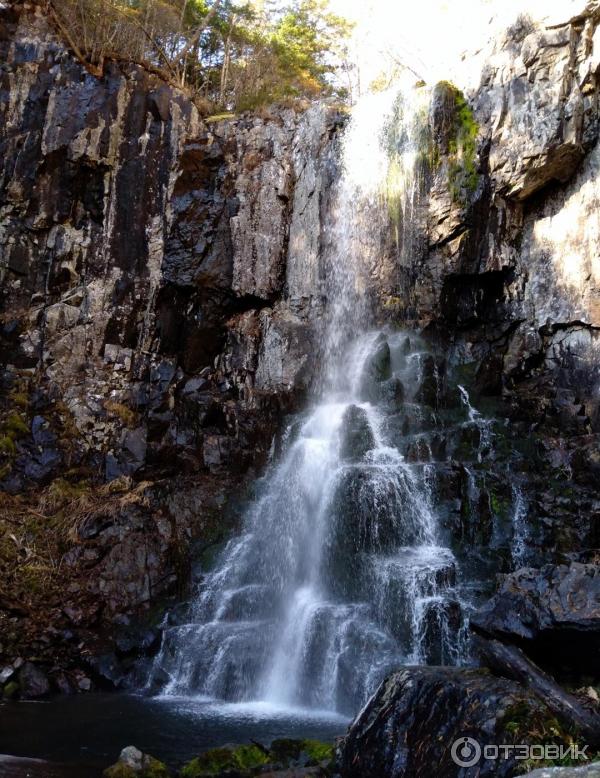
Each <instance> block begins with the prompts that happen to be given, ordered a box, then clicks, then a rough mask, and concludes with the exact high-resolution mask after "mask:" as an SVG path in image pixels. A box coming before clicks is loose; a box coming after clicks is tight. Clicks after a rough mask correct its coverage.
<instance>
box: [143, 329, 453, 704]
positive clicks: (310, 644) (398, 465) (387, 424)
mask: <svg viewBox="0 0 600 778" xmlns="http://www.w3.org/2000/svg"><path fill="white" fill-rule="evenodd" d="M431 364H432V357H431V355H429V354H428V353H427V351H426V350H425V348H424V346H423V344H422V343H421V342H420V341H419V339H418V338H417V337H416V336H414V335H412V334H411V335H407V334H403V333H395V334H393V335H392V334H385V333H383V332H370V333H366V334H364V335H363V336H361V337H360V338H358V339H357V340H356V341H355V342H353V343H351V344H350V346H349V348H348V351H347V353H345V355H344V358H343V359H342V360H341V361H340V362H339V365H340V367H339V370H338V374H337V380H336V382H335V387H334V388H333V389H332V390H331V391H330V392H328V393H327V394H326V395H325V396H324V398H323V400H322V401H321V402H320V403H319V404H318V405H316V406H315V407H314V408H313V409H312V410H311V411H309V412H308V413H307V414H305V416H304V417H302V418H300V419H295V420H294V421H293V422H292V423H291V425H290V426H289V427H288V429H287V432H286V434H285V438H284V446H283V452H282V455H281V457H280V459H279V462H278V463H277V464H274V465H273V466H272V469H271V472H269V473H268V474H267V476H266V478H265V479H264V483H263V492H262V494H260V496H259V497H258V498H257V499H256V500H255V502H254V503H253V505H252V506H251V507H250V508H249V510H248V512H247V514H246V518H245V524H244V527H243V530H242V532H241V534H240V535H239V536H238V537H237V538H235V539H233V540H231V541H230V542H229V544H228V545H227V547H226V548H225V549H224V551H223V552H222V554H221V556H220V558H219V560H218V561H217V563H216V566H215V567H214V569H213V570H212V571H211V572H209V573H207V574H206V576H205V578H204V580H203V581H202V583H201V586H200V591H199V593H198V596H197V598H196V600H195V602H194V604H193V607H192V609H191V613H190V617H189V621H188V623H185V624H181V625H177V626H171V627H167V628H166V630H165V633H164V638H163V645H162V648H161V651H160V653H159V655H158V657H157V659H156V661H155V664H154V668H153V673H152V674H153V683H154V684H155V685H159V686H162V689H163V692H164V693H166V694H173V695H180V694H186V695H189V694H198V695H206V696H208V697H211V698H219V699H224V700H235V701H241V700H266V701H270V702H273V703H277V704H281V705H289V706H302V707H311V708H319V709H327V710H336V711H339V712H343V713H354V712H355V711H356V710H357V708H358V707H359V706H360V705H361V704H362V703H363V702H364V701H365V700H366V699H367V697H368V696H369V695H370V694H371V693H372V692H373V691H374V689H375V688H376V686H377V684H378V683H379V682H380V681H381V680H382V678H383V677H384V676H385V675H386V673H388V672H390V671H391V670H393V669H395V668H397V667H398V666H399V665H402V664H407V663H411V664H412V663H435V664H440V663H451V664H455V663H457V662H459V661H460V660H461V656H464V654H465V645H464V612H463V608H462V607H461V597H460V594H459V592H460V587H459V586H458V583H459V582H457V574H458V573H457V565H456V562H455V559H454V556H453V554H452V552H451V551H450V549H449V548H447V547H445V546H444V544H443V543H442V541H441V540H440V530H439V527H438V525H437V522H436V516H435V512H434V510H433V507H432V501H431V495H430V488H429V485H430V477H429V476H430V468H431V467H432V466H431V464H428V462H427V461H426V460H427V459H430V457H419V456H415V454H414V451H415V441H420V442H421V443H419V445H422V444H423V442H424V441H427V440H428V439H429V438H428V434H427V433H428V431H429V430H431V428H432V423H433V422H432V417H433V416H434V415H435V411H434V408H433V407H432V404H431V403H432V402H434V398H433V399H432V398H431V394H432V391H433V392H434V393H435V389H433V390H432V384H431V381H432V375H431V370H430V367H431ZM409 429H410V434H408V432H407V430H409ZM417 447H418V446H417ZM411 452H412V453H411Z"/></svg>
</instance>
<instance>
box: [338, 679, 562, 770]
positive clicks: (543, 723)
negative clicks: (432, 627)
mask: <svg viewBox="0 0 600 778" xmlns="http://www.w3.org/2000/svg"><path fill="white" fill-rule="evenodd" d="M538 727H539V728H540V730H542V731H548V728H549V727H551V728H552V731H553V733H554V734H553V743H554V744H555V745H557V746H559V745H560V744H562V745H563V746H564V745H567V744H568V743H569V744H570V735H569V733H568V731H567V730H566V729H565V728H563V727H561V726H560V724H559V723H558V722H557V721H556V719H555V718H554V715H553V714H552V713H551V712H550V711H549V710H548V708H547V707H546V706H545V705H544V703H543V702H542V701H541V700H539V699H538V698H537V697H535V695H532V694H531V693H529V692H527V691H526V690H525V689H524V688H523V687H522V686H520V685H519V684H517V683H515V682H513V681H508V680H506V679H503V678H495V677H494V676H492V675H490V674H488V673H487V672H486V671H482V670H472V669H457V668H436V667H411V668H406V669H405V670H402V671H400V672H398V673H394V674H393V675H391V676H390V677H389V678H388V679H387V680H386V681H384V683H383V684H382V685H381V686H380V687H379V689H378V690H377V692H376V693H375V695H374V696H373V697H372V698H371V700H370V701H369V702H368V703H367V705H366V706H365V708H364V709H363V710H362V711H361V712H360V714H359V715H358V717H357V718H356V720H355V721H354V722H353V723H352V725H351V727H350V730H349V731H348V734H347V736H346V737H345V738H344V740H343V741H342V743H341V745H340V750H339V761H338V766H339V769H340V772H341V774H342V775H343V776H344V778H346V776H347V777H348V778H354V776H356V778H371V777H372V778H380V777H381V776H394V778H403V776H406V777H407V778H409V776H410V778H425V777H426V776H430V775H432V774H433V775H443V776H458V775H471V774H472V775H481V776H512V775H514V774H515V771H516V769H517V766H518V765H519V761H518V760H517V759H516V753H515V752H514V751H511V749H510V748H509V749H508V750H507V751H506V752H503V753H502V754H500V753H499V752H498V753H495V755H494V752H493V751H490V752H487V751H486V750H485V747H486V746H492V747H497V746H498V745H499V744H507V745H509V746H510V745H514V744H517V743H518V744H522V745H527V744H529V743H532V742H533V743H535V742H536V740H535V736H534V735H532V734H531V733H532V732H534V731H535V730H536V728H538ZM486 754H487V755H488V756H489V757H490V758H486ZM461 759H462V760H463V761H464V764H462V765H461V764H460V761H457V760H461ZM469 768H470V769H471V770H473V771H474V772H470V769H469ZM475 771H476V772H475Z"/></svg>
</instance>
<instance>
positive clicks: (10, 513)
mask: <svg viewBox="0 0 600 778" xmlns="http://www.w3.org/2000/svg"><path fill="white" fill-rule="evenodd" d="M0 60H1V61H2V63H3V65H2V67H1V73H0V78H1V81H0V83H1V94H2V100H1V101H0V112H1V114H2V115H1V120H0V127H1V129H0V149H1V156H2V160H3V163H2V169H1V171H0V235H1V238H0V278H1V280H2V284H1V305H2V314H1V320H0V321H1V333H0V350H1V353H2V363H3V370H2V408H1V420H0V456H1V458H2V461H1V466H0V481H1V485H2V489H3V491H4V493H5V495H18V494H23V495H26V497H24V498H23V500H25V502H26V503H27V508H24V506H23V505H21V504H20V502H19V498H16V497H14V498H10V497H9V496H6V497H5V499H4V502H3V519H4V520H5V522H6V525H5V530H6V533H7V534H8V531H9V528H10V527H11V526H12V525H11V522H15V523H16V535H15V541H14V543H13V541H11V540H7V541H6V548H4V554H3V559H2V562H3V563H4V564H5V567H6V573H7V576H8V578H9V580H10V581H12V582H13V583H12V584H10V583H9V584H8V587H7V588H8V589H9V590H10V588H11V585H12V591H10V592H7V593H6V596H5V602H4V605H5V608H6V610H5V611H3V613H2V617H1V618H3V619H5V621H6V632H5V633H4V631H3V633H4V634H6V635H7V640H6V643H7V645H4V643H5V640H4V638H3V640H2V643H3V648H5V650H6V654H7V656H8V657H10V655H11V653H12V654H14V653H19V651H20V649H19V646H21V645H22V644H23V643H24V642H25V643H27V641H31V640H32V639H33V640H34V641H35V640H37V639H39V637H40V634H42V635H44V634H46V633H45V632H44V630H45V629H46V628H47V627H51V629H54V630H56V629H57V628H58V629H59V630H61V634H62V633H64V635H63V637H64V642H65V645H64V646H63V648H64V650H65V651H67V650H68V649H69V645H68V644H69V641H71V642H72V644H73V648H74V647H75V645H76V639H75V637H74V634H75V632H78V633H80V632H82V631H84V629H87V628H88V627H90V626H93V630H94V631H95V632H98V630H101V628H102V626H101V625H102V624H103V623H106V622H108V623H114V622H115V621H116V622H119V623H123V622H125V623H126V622H127V621H128V614H130V613H131V612H136V611H139V609H140V608H141V607H142V608H145V607H148V605H149V604H150V603H152V602H154V601H155V600H156V598H157V597H159V596H160V595H161V593H163V592H166V591H169V590H172V589H173V586H174V583H175V581H176V579H179V580H180V581H181V580H182V579H185V577H186V570H187V569H188V562H187V561H186V560H187V559H188V552H187V549H188V548H189V545H190V542H191V541H192V540H193V539H194V538H195V537H199V538H200V542H201V543H204V544H207V543H208V544H210V543H211V542H214V541H215V540H216V539H218V538H219V537H220V536H221V535H222V533H223V531H224V530H225V529H226V527H227V526H231V522H232V521H235V499H236V495H237V494H239V493H240V492H241V491H242V490H243V484H244V482H245V481H244V479H245V478H246V477H247V476H248V475H256V474H257V473H259V472H260V470H261V467H262V466H263V465H264V463H265V461H266V459H267V456H268V452H269V450H270V447H271V445H272V442H273V436H274V434H275V433H276V431H277V429H278V424H279V421H280V419H281V417H282V414H283V413H284V411H286V410H289V409H290V408H293V407H295V406H296V404H297V402H298V400H299V399H300V398H301V397H302V396H303V395H304V394H305V392H306V389H307V387H308V385H309V383H310V380H311V376H312V372H313V369H314V364H313V359H312V354H313V347H312V337H313V336H312V330H311V327H310V320H311V318H312V316H313V314H314V309H318V307H319V306H320V300H319V299H318V295H316V294H315V290H316V286H315V285H314V284H313V283H311V279H312V278H314V276H315V272H316V270H315V262H316V260H315V256H316V254H317V252H318V247H319V240H320V238H319V227H318V225H319V224H320V210H321V209H322V208H324V207H325V204H324V203H325V199H326V195H325V194H324V193H325V191H326V189H327V185H328V182H329V177H330V175H332V166H333V157H332V143H331V140H332V137H333V136H334V134H335V129H336V126H337V123H338V122H339V117H338V116H337V115H336V113H335V111H333V110H329V109H327V108H325V107H319V106H317V107H315V108H312V109H310V110H309V111H307V112H306V113H304V114H303V115H302V114H298V113H296V112H294V111H293V110H280V111H274V112H272V113H269V112H265V114H264V116H263V117H262V118H258V117H247V118H242V119H240V120H236V121H235V122H232V121H227V120H221V121H219V120H215V121H208V122H207V121H204V120H203V119H202V118H201V117H200V115H199V113H198V110H197V109H196V107H195V106H194V104H193V102H192V101H191V100H190V99H189V98H188V97H187V96H186V95H184V94H183V93H181V92H178V91H177V90H175V89H173V88H171V87H169V86H167V85H166V84H164V83H163V82H162V81H161V80H160V79H158V78H157V77H155V76H153V75H151V74H150V73H148V72H146V71H144V70H143V69H142V68H140V67H137V66H132V65H127V64H122V63H116V62H113V63H110V64H109V65H108V66H107V67H106V70H105V74H104V76H103V78H101V79H98V78H96V77H94V76H92V75H90V74H89V73H87V72H86V70H85V69H84V68H83V67H82V66H81V65H80V64H79V63H78V62H76V61H75V60H74V59H73V58H72V57H71V56H70V54H69V53H68V52H67V51H66V49H65V47H64V45H63V44H62V42H61V41H60V40H59V38H57V36H56V34H55V32H54V31H53V30H52V29H51V27H50V26H49V24H48V20H47V18H46V17H45V14H44V12H43V10H41V8H40V7H37V6H36V5H35V4H28V3H24V4H13V5H11V6H10V7H9V8H2V9H1V10H0ZM307 219H310V223H311V231H310V236H309V241H310V245H307V243H306V241H307V237H306V236H307V232H306V230H305V226H306V220H307ZM315 225H316V229H315ZM131 479H134V481H135V482H136V483H137V484H138V486H137V487H136V488H137V492H136V495H137V496H136V497H135V498H134V499H131V494H132V492H131V486H132V482H131ZM103 482H108V483H110V484H112V486H109V487H101V486H100V485H101V484H102V483H103ZM49 485H50V486H49ZM99 489H100V491H98V490H99ZM102 489H104V491H102ZM44 490H45V491H44ZM108 490H110V493H111V495H112V498H111V499H109V502H110V501H111V500H112V503H111V505H112V507H109V506H108V505H107V504H106V498H107V496H108ZM40 492H41V494H42V497H41V498H40ZM44 495H45V496H44ZM40 499H41V502H40ZM34 503H35V504H34ZM82 506H83V510H82ZM231 506H233V507H231ZM23 510H25V513H22V512H21V513H19V511H23ZM31 510H34V511H35V513H37V515H38V517H41V518H39V522H38V523H37V525H36V526H34V523H35V522H34V523H32V521H31V520H32V517H33V515H35V514H32V513H31V512H30V513H29V514H27V511H31ZM27 515H28V516H29V525H27V521H26V520H25V519H23V518H22V517H24V516H27ZM44 517H45V518H46V519H47V524H46V525H44ZM228 517H229V518H228ZM56 521H58V522H59V523H60V524H61V525H63V526H62V529H61V531H60V532H59V533H58V536H57V537H56V538H55V539H56V547H55V549H54V552H53V554H52V555H51V556H52V558H48V559H44V561H43V562H41V563H40V565H36V564H35V563H33V564H32V566H31V569H30V571H29V572H30V577H32V578H33V579H38V578H41V580H39V581H38V580H36V581H29V584H35V585H36V586H46V582H45V578H46V574H45V573H42V568H44V567H47V565H54V564H55V562H57V560H58V559H59V558H62V559H63V562H64V565H63V567H62V570H63V572H62V575H63V576H66V578H67V580H68V582H69V588H68V592H67V593H66V595H65V592H64V591H63V592H61V591H60V587H58V588H57V591H55V592H54V588H55V587H54V586H52V587H50V588H51V590H53V595H52V596H50V597H49V601H48V602H46V604H45V605H44V606H43V607H42V608H41V610H42V611H46V612H45V613H44V614H43V616H42V618H41V622H42V623H41V624H40V623H38V622H39V621H40V614H39V611H40V607H39V604H38V605H36V604H35V602H28V598H30V596H31V591H30V590H31V586H30V585H29V584H28V582H27V580H25V579H23V577H22V576H21V575H20V573H19V571H18V563H19V562H20V561H22V559H23V558H24V556H25V555H31V554H32V553H33V552H32V550H31V549H32V548H34V547H36V545H39V544H40V543H42V544H44V540H43V538H44V536H45V535H47V534H48V533H49V532H50V528H49V527H48V523H49V524H52V525H54V524H55V523H56ZM55 529H56V527H54V526H53V527H52V531H53V532H54V530H55ZM63 530H64V531H63ZM65 552H66V556H64V554H65ZM19 555H20V556H19ZM50 578H52V583H53V584H54V583H57V582H56V581H54V577H53V576H50ZM1 593H2V592H1V589H0V594H1ZM34 600H35V598H34ZM74 628H75V631H74ZM65 636H66V637H65ZM56 638H57V636H56V635H54V636H53V638H52V640H51V642H53V643H54V642H55V641H56ZM58 638H59V640H60V639H61V638H60V635H58ZM146 639H148V638H146ZM46 642H48V641H46ZM36 647H39V648H40V650H41V649H42V648H43V643H42V644H38V643H34V646H33V647H32V649H33V650H35V648H36ZM29 650H31V649H29Z"/></svg>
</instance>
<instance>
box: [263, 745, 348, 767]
mask: <svg viewBox="0 0 600 778" xmlns="http://www.w3.org/2000/svg"><path fill="white" fill-rule="evenodd" d="M270 751H271V756H272V761H273V762H275V763H276V764H281V765H283V766H284V767H294V766H301V767H312V766H314V765H318V764H321V762H330V761H331V760H332V759H333V746H332V745H331V744H330V743H322V742H321V741H319V740H292V739H289V738H281V739H278V740H274V741H273V742H272V743H271V749H270Z"/></svg>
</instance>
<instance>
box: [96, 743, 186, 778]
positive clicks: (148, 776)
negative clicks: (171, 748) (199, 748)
mask: <svg viewBox="0 0 600 778" xmlns="http://www.w3.org/2000/svg"><path fill="white" fill-rule="evenodd" d="M102 776H103V778H170V776H171V773H170V772H169V769H168V768H167V766H166V765H165V764H163V763H162V762H160V761H159V760H158V759H155V758H154V757H153V756H150V755H149V754H143V753H142V752H141V751H139V750H138V749H137V748H135V746H128V747H127V748H124V749H123V751H121V756H120V757H119V761H118V762H117V763H116V764H114V765H112V766H111V767H107V768H106V770H105V771H104V772H103V773H102Z"/></svg>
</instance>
